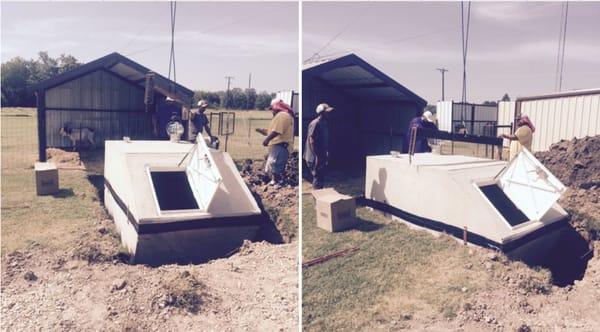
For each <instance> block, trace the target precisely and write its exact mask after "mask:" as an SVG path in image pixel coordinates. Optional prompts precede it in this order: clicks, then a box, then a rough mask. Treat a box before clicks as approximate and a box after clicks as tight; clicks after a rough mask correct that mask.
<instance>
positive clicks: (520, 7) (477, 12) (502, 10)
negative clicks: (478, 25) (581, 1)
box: [465, 2, 559, 23]
mask: <svg viewBox="0 0 600 332" xmlns="http://www.w3.org/2000/svg"><path fill="white" fill-rule="evenodd" d="M547 5H554V3H550V2H538V3H525V2H496V3H485V2H476V3H473V4H472V6H471V10H472V11H473V14H474V15H473V17H477V18H479V19H482V20H492V21H497V22H501V23H514V22H522V21H531V20H535V19H538V18H541V17H546V16H549V15H554V14H555V13H553V12H552V11H549V10H548V8H546V6H547ZM556 5H558V3H557V4H556ZM465 11H466V10H465ZM557 13H559V12H558V11H556V14H557Z"/></svg>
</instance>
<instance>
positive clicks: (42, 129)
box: [35, 88, 46, 162]
mask: <svg viewBox="0 0 600 332" xmlns="http://www.w3.org/2000/svg"><path fill="white" fill-rule="evenodd" d="M35 96H36V99H37V113H38V114H37V116H38V150H39V151H38V157H39V160H40V161H41V162H44V161H46V90H44V89H43V88H42V89H40V90H38V91H36V92H35Z"/></svg>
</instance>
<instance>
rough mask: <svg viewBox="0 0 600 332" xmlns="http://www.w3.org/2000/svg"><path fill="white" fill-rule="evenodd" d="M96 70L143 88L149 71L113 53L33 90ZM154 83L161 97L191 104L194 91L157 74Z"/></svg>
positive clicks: (51, 85)
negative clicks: (114, 75)
mask: <svg viewBox="0 0 600 332" xmlns="http://www.w3.org/2000/svg"><path fill="white" fill-rule="evenodd" d="M97 70H106V71H109V72H111V73H113V74H116V75H118V76H120V77H122V78H123V79H125V80H127V81H129V82H131V84H136V85H138V86H141V87H144V86H145V78H146V73H148V72H150V71H151V70H150V69H148V68H146V67H144V66H142V65H141V64H139V63H137V62H135V61H133V60H131V59H129V58H127V57H125V56H123V55H121V54H119V53H116V52H114V53H111V54H108V55H106V56H103V57H101V58H99V59H96V60H94V61H90V62H88V63H86V64H84V65H81V66H79V67H77V68H75V69H73V70H70V71H68V72H65V73H62V74H60V75H56V76H54V77H51V78H49V79H47V80H45V81H43V82H41V83H39V84H37V85H36V86H35V87H34V89H36V90H47V89H50V88H52V87H55V86H58V85H61V84H63V83H65V82H68V81H71V80H74V79H76V78H79V77H81V76H83V75H87V74H89V73H91V72H94V71H97ZM154 83H155V86H154V89H155V91H157V92H159V93H161V94H162V95H164V96H167V97H171V98H173V99H174V100H177V101H179V102H181V103H183V104H191V102H192V97H193V96H194V91H192V90H190V89H188V88H186V87H184V86H183V85H181V84H178V83H175V82H173V81H172V80H169V79H168V78H166V77H164V76H162V75H160V74H158V73H155V80H154Z"/></svg>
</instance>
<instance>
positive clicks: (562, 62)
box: [558, 2, 569, 91]
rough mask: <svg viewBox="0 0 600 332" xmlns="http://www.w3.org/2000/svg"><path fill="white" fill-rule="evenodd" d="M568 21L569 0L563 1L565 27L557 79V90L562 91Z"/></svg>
mask: <svg viewBox="0 0 600 332" xmlns="http://www.w3.org/2000/svg"><path fill="white" fill-rule="evenodd" d="M568 22H569V2H566V3H565V27H564V30H563V34H562V38H563V41H562V55H561V60H560V79H559V81H558V91H562V81H563V71H564V69H565V46H566V42H567V23H568Z"/></svg>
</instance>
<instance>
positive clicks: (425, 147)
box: [402, 111, 438, 153]
mask: <svg viewBox="0 0 600 332" xmlns="http://www.w3.org/2000/svg"><path fill="white" fill-rule="evenodd" d="M413 128H419V129H430V130H438V128H437V126H436V125H435V123H434V122H433V114H432V113H431V112H430V111H425V112H424V113H423V115H421V116H417V117H416V118H414V119H412V120H411V121H410V123H409V124H408V130H407V131H406V134H405V135H404V142H403V144H402V153H408V149H409V146H410V139H411V135H412V130H413ZM414 152H415V153H421V152H431V147H430V146H429V143H427V138H423V137H417V138H416V141H415V150H414Z"/></svg>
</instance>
